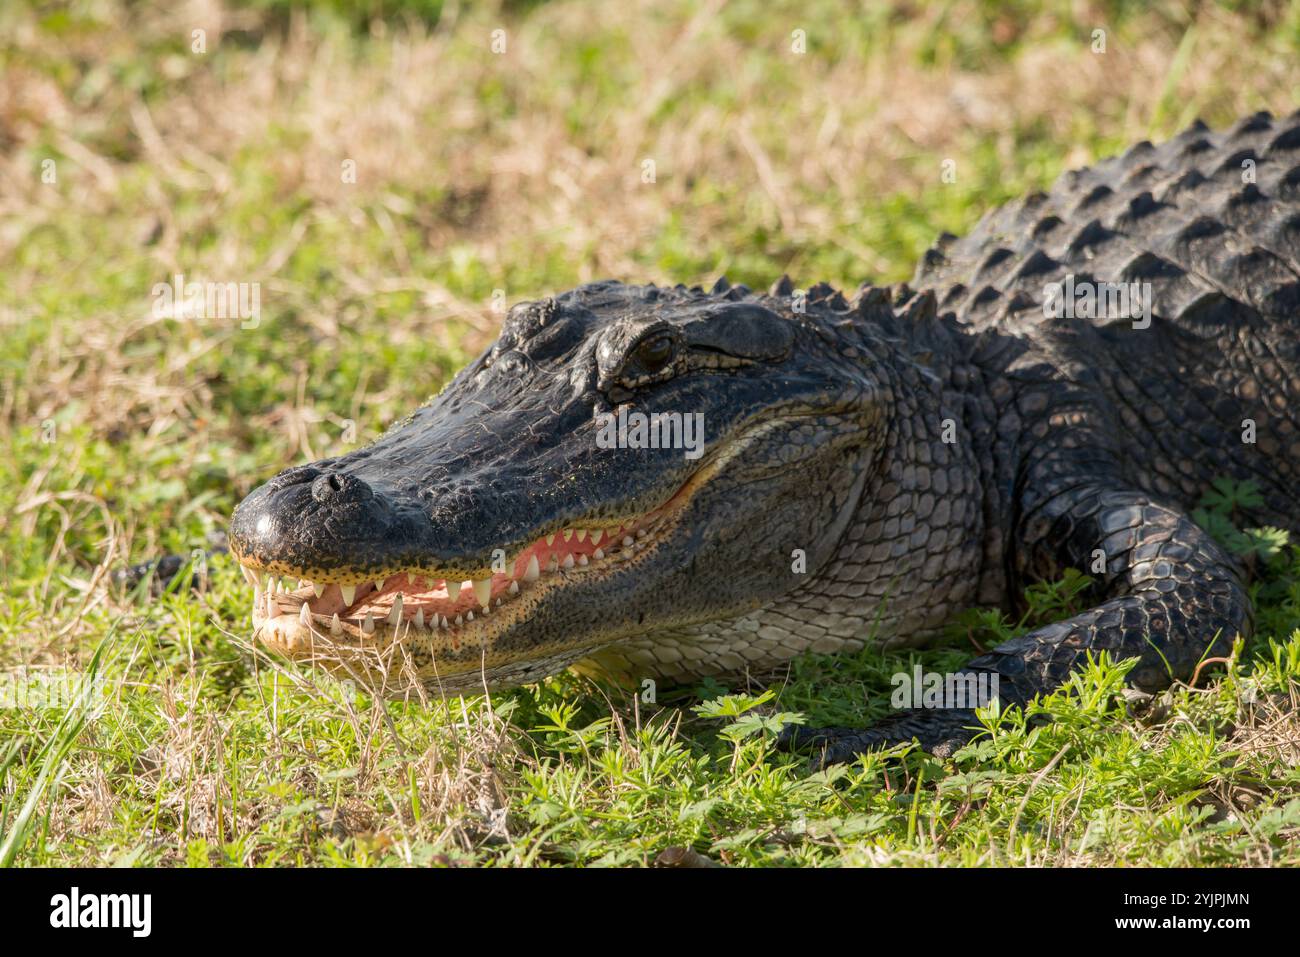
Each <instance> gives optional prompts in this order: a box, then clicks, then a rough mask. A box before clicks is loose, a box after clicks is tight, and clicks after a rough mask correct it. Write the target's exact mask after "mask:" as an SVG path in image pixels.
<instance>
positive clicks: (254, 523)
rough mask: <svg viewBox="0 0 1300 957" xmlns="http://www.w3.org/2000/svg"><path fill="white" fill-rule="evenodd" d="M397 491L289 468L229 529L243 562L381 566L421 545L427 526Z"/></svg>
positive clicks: (340, 568) (339, 568)
mask: <svg viewBox="0 0 1300 957" xmlns="http://www.w3.org/2000/svg"><path fill="white" fill-rule="evenodd" d="M413 504H414V503H408V507H405V508H404V507H402V503H401V501H399V497H398V496H396V495H395V494H394V493H389V492H384V491H379V490H376V489H375V488H374V487H372V486H371V484H370V483H369V482H367V481H365V480H364V479H362V478H359V477H358V476H356V475H352V474H349V473H347V472H343V471H338V470H334V469H321V468H318V467H315V466H305V467H299V468H295V469H289V470H287V471H285V472H282V473H280V474H279V475H277V476H276V477H275V478H273V479H271V480H270V481H269V482H267V483H266V484H265V485H263V486H261V487H260V488H258V489H255V490H254V491H253V492H252V493H250V494H249V496H248V497H247V498H246V499H244V501H243V502H241V503H240V505H239V507H238V508H237V509H236V510H235V514H234V516H233V517H232V518H231V523H230V541H231V548H232V550H233V551H234V552H235V554H236V555H237V556H239V557H240V558H241V559H244V560H246V561H251V562H252V563H253V564H256V565H258V566H260V567H263V568H266V569H268V570H283V571H287V570H290V569H292V570H294V572H295V573H297V574H302V573H303V572H304V571H307V570H311V571H314V572H316V573H317V574H331V573H347V572H351V571H353V570H356V571H361V570H362V569H359V568H357V559H358V556H359V555H369V556H374V557H375V559H376V560H383V557H384V556H389V555H391V554H392V553H393V551H394V550H395V549H401V548H403V547H411V546H414V545H417V544H419V543H420V542H421V541H422V540H423V538H424V536H425V535H426V534H427V531H428V520H427V518H423V517H422V516H420V515H419V513H418V512H417V511H416V510H415V509H414V508H412V507H409V505H413Z"/></svg>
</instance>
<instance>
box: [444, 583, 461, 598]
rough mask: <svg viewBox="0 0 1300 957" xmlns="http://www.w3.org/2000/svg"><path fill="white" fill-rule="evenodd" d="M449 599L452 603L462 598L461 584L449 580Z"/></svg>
mask: <svg viewBox="0 0 1300 957" xmlns="http://www.w3.org/2000/svg"><path fill="white" fill-rule="evenodd" d="M447 597H448V598H449V599H451V600H452V601H455V600H456V599H457V598H459V597H460V582H454V581H452V580H451V579H450V578H448V579H447Z"/></svg>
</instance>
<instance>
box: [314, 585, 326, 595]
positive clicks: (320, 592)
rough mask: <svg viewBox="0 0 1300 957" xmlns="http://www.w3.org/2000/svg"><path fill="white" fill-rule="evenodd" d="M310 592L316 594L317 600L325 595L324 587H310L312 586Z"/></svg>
mask: <svg viewBox="0 0 1300 957" xmlns="http://www.w3.org/2000/svg"><path fill="white" fill-rule="evenodd" d="M311 590H312V591H314V592H315V593H316V597H317V598H319V597H320V596H321V595H323V594H325V586H324V585H312V586H311Z"/></svg>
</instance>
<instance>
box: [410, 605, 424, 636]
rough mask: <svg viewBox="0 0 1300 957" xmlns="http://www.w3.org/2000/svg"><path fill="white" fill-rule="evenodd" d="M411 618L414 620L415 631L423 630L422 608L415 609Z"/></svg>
mask: <svg viewBox="0 0 1300 957" xmlns="http://www.w3.org/2000/svg"><path fill="white" fill-rule="evenodd" d="M411 620H412V621H413V622H415V630H416V631H424V609H423V608H417V609H415V617H414V618H412V619H411Z"/></svg>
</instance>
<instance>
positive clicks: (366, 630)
mask: <svg viewBox="0 0 1300 957" xmlns="http://www.w3.org/2000/svg"><path fill="white" fill-rule="evenodd" d="M361 633H362V634H363V635H373V634H374V633H375V613H374V612H373V611H368V612H366V620H365V621H363V622H362V623H361Z"/></svg>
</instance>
